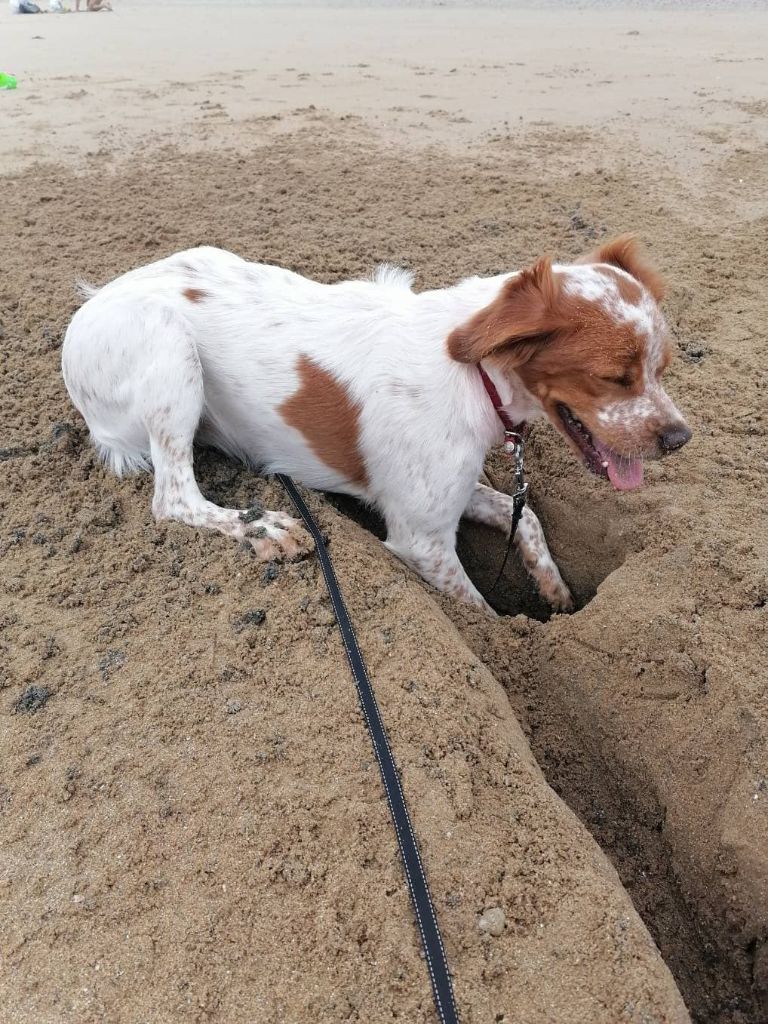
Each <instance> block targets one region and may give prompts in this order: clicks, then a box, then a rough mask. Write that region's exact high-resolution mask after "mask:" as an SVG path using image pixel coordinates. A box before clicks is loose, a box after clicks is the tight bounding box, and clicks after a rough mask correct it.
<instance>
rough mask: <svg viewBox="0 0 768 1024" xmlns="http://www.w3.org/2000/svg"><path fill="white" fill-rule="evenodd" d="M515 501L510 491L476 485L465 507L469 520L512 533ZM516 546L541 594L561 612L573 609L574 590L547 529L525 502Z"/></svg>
mask: <svg viewBox="0 0 768 1024" xmlns="http://www.w3.org/2000/svg"><path fill="white" fill-rule="evenodd" d="M513 508H514V503H513V501H512V498H511V497H510V495H509V494H503V493H502V492H501V491H496V490H494V489H493V488H492V487H486V486H485V485H484V484H477V485H476V486H475V490H474V492H473V494H472V497H471V498H470V499H469V504H468V505H467V507H466V508H465V509H464V516H465V517H466V518H467V519H474V520H475V521H476V522H478V523H486V524H487V525H488V526H495V527H496V528H497V529H499V530H504V531H505V532H506V533H509V527H510V524H511V522H512V511H513ZM515 547H516V548H517V550H518V551H519V552H520V557H521V558H522V560H523V564H524V565H525V567H526V569H527V570H528V572H529V573H530V574H531V576H533V578H534V580H535V581H536V586H537V587H538V589H539V593H540V594H541V596H542V597H543V598H544V600H545V601H547V603H548V604H549V605H551V607H552V608H553V609H554V610H555V611H558V612H570V611H573V608H574V604H573V598H572V597H571V592H570V590H569V589H568V587H567V586H566V585H565V583H564V582H563V578H562V576H561V575H560V570H559V569H558V568H557V566H556V565H555V562H554V559H553V558H552V555H551V554H550V553H549V548H548V547H547V541H546V539H545V537H544V531H543V530H542V528H541V523H540V522H539V520H538V518H537V517H536V514H535V513H534V512H533V511H531V509H530V508H528V506H527V505H526V507H525V508H524V509H523V514H522V516H521V518H520V522H519V523H518V526H517V533H516V534H515Z"/></svg>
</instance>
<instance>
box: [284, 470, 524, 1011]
mask: <svg viewBox="0 0 768 1024" xmlns="http://www.w3.org/2000/svg"><path fill="white" fill-rule="evenodd" d="M277 479H278V480H279V481H280V483H281V484H282V485H283V487H284V488H285V489H286V491H287V492H288V495H289V497H290V499H291V501H292V502H293V504H294V505H295V506H296V509H297V511H298V513H299V515H300V516H301V518H302V519H303V520H304V523H305V524H306V527H307V529H308V530H309V532H310V533H311V534H312V537H313V539H314V541H315V545H316V547H317V557H318V558H319V559H320V567H321V569H322V570H323V576H324V577H325V583H326V586H327V587H328V593H329V594H330V597H331V602H332V603H333V610H334V612H335V613H336V620H337V621H338V623H339V631H340V632H341V639H342V641H343V643H344V650H345V651H346V652H347V658H348V660H349V667H350V668H351V669H352V675H353V676H354V677H355V685H356V686H357V695H358V697H359V698H360V706H361V707H362V709H363V716H364V718H365V722H366V725H367V726H368V731H369V732H370V734H371V742H372V743H373V750H374V753H375V754H376V760H377V761H378V763H379V771H380V772H381V780H382V782H383V783H384V792H385V794H386V797H387V803H388V804H389V812H390V814H391V815H392V823H393V824H394V826H395V832H396V834H397V842H398V845H399V847H400V856H401V857H402V860H403V867H404V868H405V880H406V882H407V884H408V892H409V893H410V895H411V903H412V904H413V909H414V912H415V914H416V923H417V924H418V926H419V932H420V933H421V944H422V947H423V949H424V956H425V957H426V961H427V968H428V969H429V980H430V982H431V983H432V995H433V998H434V1000H435V1008H436V1010H437V1015H438V1017H439V1018H440V1022H441V1024H458V1021H459V1014H458V1011H457V1010H456V1001H455V999H454V995H453V985H452V984H451V972H450V971H449V969H448V960H447V958H446V955H445V948H444V946H443V939H442V936H441V935H440V928H439V927H438V924H437V916H436V914H435V907H434V904H433V902H432V896H431V894H430V891H429V885H428V884H427V876H426V874H425V872H424V865H423V864H422V862H421V857H420V855H419V847H418V844H417V842H416V836H415V835H414V832H413V826H412V825H411V819H410V816H409V814H408V808H407V806H406V803H405V796H404V795H403V790H402V787H401V785H400V776H399V775H398V771H397V765H396V764H395V759H394V757H393V756H392V750H391V749H390V746H389V740H388V739H387V733H386V730H385V729H384V723H383V722H382V720H381V714H380V713H379V707H378V704H377V703H376V696H375V694H374V692H373V687H372V686H371V681H370V679H369V678H368V670H367V669H366V667H365V662H364V661H363V656H362V654H361V653H360V648H359V647H358V644H357V638H356V636H355V631H354V629H353V627H352V622H351V620H350V618H349V613H348V612H347V608H346V605H345V604H344V598H343V597H342V595H341V590H340V588H339V582H338V580H337V579H336V573H335V572H334V569H333V564H332V562H331V559H330V556H329V555H328V550H327V548H326V546H325V542H324V540H323V536H322V534H321V533H320V530H319V528H318V526H317V523H316V522H315V520H314V519H313V517H312V513H311V512H310V511H309V508H308V507H307V505H306V504H305V502H304V499H303V498H302V496H301V495H300V494H299V492H298V490H297V488H296V485H295V484H294V482H293V480H291V478H290V477H288V476H284V475H283V474H282V473H278V474H277ZM521 513H522V509H521Z"/></svg>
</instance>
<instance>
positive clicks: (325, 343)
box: [62, 236, 691, 611]
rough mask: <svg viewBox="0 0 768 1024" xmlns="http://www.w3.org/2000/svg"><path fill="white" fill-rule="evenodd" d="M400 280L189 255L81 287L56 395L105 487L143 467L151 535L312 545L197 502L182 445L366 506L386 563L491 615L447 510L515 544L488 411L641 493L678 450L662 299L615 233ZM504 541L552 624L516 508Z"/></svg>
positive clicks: (214, 254)
mask: <svg viewBox="0 0 768 1024" xmlns="http://www.w3.org/2000/svg"><path fill="white" fill-rule="evenodd" d="M412 285H413V275H412V274H410V273H408V272H407V271H404V270H401V269H398V268H396V267H393V266H390V265H386V264H385V265H383V266H381V267H379V268H378V269H377V270H376V272H375V273H374V275H373V277H372V279H370V280H355V281H344V282H341V283H338V284H330V285H328V284H320V283H318V282H315V281H312V280H309V279H307V278H305V277H302V276H300V275H299V274H296V273H293V272H292V271H290V270H284V269H282V268H280V267H277V266H271V265H267V264H261V263H250V262H247V261H245V260H243V259H241V258H239V257H238V256H235V255H233V254H232V253H229V252H226V251H224V250H221V249H215V248H210V247H202V248H197V249H190V250H188V251H185V252H180V253H178V254H176V255H174V256H170V257H168V258H166V259H162V260H160V261H158V262H156V263H152V264H150V265H149V266H145V267H141V268H139V269H137V270H132V271H130V272H129V273H126V274H124V275H122V276H121V277H118V278H117V279H116V280H114V281H112V282H111V283H110V284H108V285H106V286H105V287H103V288H101V289H93V288H89V287H88V286H81V288H82V293H83V296H84V297H85V298H87V301H86V302H85V303H84V305H82V306H81V307H80V309H79V310H78V311H77V312H76V313H75V315H74V317H73V319H72V321H71V323H70V325H69V327H68V329H67V332H66V336H65V339H64V344H63V351H62V369H63V375H64V380H65V383H66V386H67V389H68V391H69V394H70V396H71V398H72V401H73V402H74V404H75V406H76V407H77V408H78V410H79V411H80V412H81V413H82V415H83V417H84V418H85V420H86V422H87V424H88V427H89V429H90V433H91V437H92V440H93V443H94V445H95V446H96V448H97V450H98V452H99V454H100V456H101V458H102V459H103V460H104V461H105V462H106V463H107V464H108V465H109V466H111V468H112V469H113V470H114V471H115V472H116V473H117V474H119V475H123V474H125V473H131V472H135V471H138V470H146V469H149V468H150V466H151V467H153V468H154V474H155V487H154V496H153V501H152V511H153V514H154V516H155V518H156V519H158V520H162V519H173V520H178V521H180V522H182V523H187V524H188V525H189V526H193V527H204V528H206V529H214V530H218V531H219V532H221V533H223V534H226V535H227V536H228V537H232V538H233V539H234V540H237V541H240V542H243V541H245V542H247V543H249V544H250V545H251V547H252V548H253V551H254V552H255V554H256V556H257V557H258V558H260V559H263V560H278V559H286V558H287V559H293V558H297V557H301V556H302V555H304V554H306V553H307V552H308V551H309V550H311V540H310V538H309V536H308V534H307V533H306V531H305V530H304V529H303V527H302V526H301V525H300V524H299V522H298V521H297V520H295V519H294V518H292V517H291V516H289V515H286V514H284V513H283V512H277V511H268V510H262V509H259V508H254V509H251V510H248V509H229V508H221V507H219V506H218V505H215V504H213V503H212V502H210V501H208V500H207V499H206V498H205V497H204V496H203V494H202V493H201V491H200V489H199V487H198V484H197V481H196V480H195V474H194V469H193V461H192V457H193V442H194V441H195V439H197V440H199V441H201V442H202V443H205V444H209V445H213V446H215V447H216V448H218V449H220V450H221V451H223V452H226V453H227V454H228V455H231V456H233V457H235V458H237V459H241V460H243V461H244V462H247V463H248V464H250V465H252V466H256V467H258V468H259V469H260V470H262V471H263V472H265V473H268V474H269V473H277V472H280V473H286V474H289V475H290V476H292V477H295V478H296V480H298V481H299V482H301V483H302V484H304V485H306V486H307V487H312V488H317V489H319V490H327V491H337V492H342V493H345V494H350V495H353V496H354V497H356V498H359V499H361V500H362V501H364V502H367V503H369V504H372V505H374V506H375V507H376V508H377V509H378V510H379V511H380V512H381V513H382V515H383V516H384V519H385V522H386V528H387V540H386V546H387V548H388V549H389V550H390V551H392V552H393V553H394V554H395V555H396V556H398V557H399V558H400V559H402V561H403V562H405V563H406V564H407V565H409V566H410V567H411V568H412V569H414V570H415V571H416V572H417V573H418V574H420V575H421V576H422V577H423V579H425V580H426V581H427V582H428V583H430V584H431V585H432V586H434V587H436V588H437V589H438V590H440V591H443V592H444V593H447V594H450V595H453V596H454V597H456V598H459V599H461V600H464V601H468V602H472V603H474V604H476V605H480V606H481V607H483V608H485V609H486V610H488V611H490V607H489V606H488V605H487V603H486V602H485V600H484V598H483V597H482V595H481V594H480V593H479V592H478V591H477V589H476V588H475V586H474V584H473V583H472V582H471V581H470V579H469V577H468V576H467V574H466V572H465V570H464V568H463V567H462V565H461V563H460V561H459V559H458V556H457V554H456V532H457V528H458V524H459V520H460V518H461V517H462V516H466V517H467V518H468V519H472V520H476V521H479V522H482V523H487V524H490V525H491V526H494V527H498V528H499V529H500V530H505V531H507V532H508V531H509V529H510V520H511V515H512V498H511V497H510V496H509V495H507V494H503V493H500V492H499V491H496V490H494V489H492V488H491V487H488V486H486V485H484V484H482V483H479V482H478V481H479V478H480V475H481V473H482V470H483V462H484V459H485V455H486V453H487V451H488V449H489V448H491V447H492V446H493V445H495V444H498V443H499V442H501V441H502V440H503V437H504V432H503V428H502V420H501V418H500V417H504V418H505V419H506V420H507V421H508V422H509V421H511V422H514V423H522V422H524V421H525V422H530V421H532V420H535V419H539V418H546V419H548V420H549V421H550V423H552V424H553V425H554V427H555V428H556V429H557V430H558V431H559V432H560V434H561V435H562V436H563V437H564V438H565V441H566V442H567V444H568V445H569V446H570V448H571V449H572V451H573V453H574V454H575V455H576V457H577V458H578V459H579V460H580V461H581V462H582V463H583V464H584V465H585V466H586V468H587V469H588V470H589V471H590V472H592V473H594V474H597V475H598V476H600V477H604V478H606V479H607V480H608V481H610V482H611V483H612V484H613V486H614V487H616V488H618V489H619V490H628V489H630V488H634V487H638V486H639V485H640V484H641V483H642V479H643V459H644V458H651V459H653V458H658V457H659V456H661V455H664V454H666V453H668V452H672V451H676V450H678V449H679V448H681V447H682V446H683V445H684V444H685V443H686V442H687V441H688V440H689V439H690V437H691V431H690V430H689V428H688V426H687V425H686V422H685V420H684V419H683V417H682V415H681V413H680V412H679V411H678V409H677V407H676V406H675V404H674V402H673V401H672V399H671V398H670V397H669V395H668V394H667V392H666V391H665V390H664V388H663V386H662V384H661V376H662V374H663V372H664V370H665V369H666V367H667V365H668V363H669V361H670V358H671V356H672V342H671V340H670V337H669V333H668V330H667V327H666V324H665V321H664V317H663V315H662V313H661V310H660V308H659V302H660V300H661V298H662V293H663V283H662V280H661V278H660V276H659V275H658V273H657V272H656V271H655V270H654V269H653V268H652V267H651V266H650V265H649V264H648V263H647V262H646V261H645V259H644V258H643V257H642V255H641V253H640V252H639V250H638V246H637V244H636V242H635V240H634V238H633V237H632V236H622V237H620V238H618V239H615V240H614V241H611V242H607V243H605V244H603V245H601V246H600V247H599V248H598V249H597V250H596V251H595V252H593V253H591V254H589V255H588V256H585V257H583V258H582V259H580V260H578V261H577V262H575V263H573V264H570V265H560V264H553V263H552V262H551V260H550V259H548V258H543V259H540V260H539V261H538V262H537V263H536V264H535V265H534V266H532V267H530V268H529V269H526V270H522V271H519V272H516V273H511V274H510V273H507V274H501V275H499V276H494V277H485V278H483V277H470V278H468V279H466V280H463V281H461V282H460V283H459V284H457V285H455V286H454V287H450V288H442V289H435V290H431V291H423V292H420V293H417V292H414V291H413V288H412ZM481 370H482V373H481ZM486 385H487V386H486ZM492 396H495V401H494V400H492ZM495 405H498V406H500V412H497V409H496V408H495ZM515 545H516V547H517V549H518V551H519V553H520V555H521V556H522V559H523V562H524V564H525V566H526V568H527V570H528V572H529V573H530V574H531V576H532V577H533V578H534V580H535V582H536V585H537V587H538V589H539V591H540V593H541V595H542V596H543V598H544V599H545V600H546V601H547V602H548V603H549V604H550V605H551V607H552V609H553V610H555V611H569V610H571V609H572V608H573V598H572V596H571V594H570V591H569V590H568V587H567V586H566V584H565V583H564V581H563V579H562V577H561V575H560V572H559V571H558V568H557V566H556V565H555V563H554V561H553V559H552V557H551V555H550V553H549V550H548V548H547V544H546V541H545V539H544V534H543V531H542V528H541V525H540V523H539V521H538V519H537V518H536V516H535V515H534V513H533V512H532V511H531V509H530V508H528V507H526V508H525V510H524V512H523V515H522V518H521V520H520V523H519V526H518V529H517V532H516V535H515Z"/></svg>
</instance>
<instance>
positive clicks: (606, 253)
mask: <svg viewBox="0 0 768 1024" xmlns="http://www.w3.org/2000/svg"><path fill="white" fill-rule="evenodd" d="M576 262H577V263H608V264H610V265H611V266H612V267H618V268H619V270H624V271H626V272H627V273H628V274H631V275H632V277H634V279H635V280H636V281H639V282H640V284H642V285H643V286H644V287H645V288H647V289H648V291H649V292H650V293H651V295H652V296H653V297H654V299H656V301H657V302H661V300H662V299H663V298H664V292H665V285H664V280H663V278H662V276H661V274H659V272H658V271H657V270H655V269H654V268H653V267H652V266H651V265H650V263H648V261H647V260H646V259H645V257H644V256H643V253H642V250H641V248H640V244H639V243H638V241H637V238H636V237H635V235H632V234H627V235H619V237H618V238H614V239H613V240H612V241H610V242H603V244H602V245H601V246H600V247H599V248H598V249H596V250H595V251H594V252H590V253H587V254H586V255H585V256H582V257H581V258H580V259H578V260H576Z"/></svg>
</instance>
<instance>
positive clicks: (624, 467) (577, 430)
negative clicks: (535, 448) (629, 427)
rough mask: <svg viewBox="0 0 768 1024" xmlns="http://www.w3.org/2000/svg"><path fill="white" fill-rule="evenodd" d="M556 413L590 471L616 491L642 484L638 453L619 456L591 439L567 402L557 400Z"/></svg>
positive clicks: (630, 488) (641, 464)
mask: <svg viewBox="0 0 768 1024" xmlns="http://www.w3.org/2000/svg"><path fill="white" fill-rule="evenodd" d="M557 414H558V416H559V417H560V422H561V423H562V425H563V429H564V431H565V433H566V434H567V435H568V437H570V439H571V440H572V441H573V443H574V444H575V445H576V447H577V448H578V449H579V451H580V452H581V454H582V456H583V457H584V465H585V466H586V467H587V469H588V470H589V471H590V473H594V474H595V476H601V477H603V478H604V479H605V480H610V481H611V483H612V484H613V486H614V487H615V488H616V490H617V491H631V490H632V489H633V488H635V487H639V486H640V485H641V484H642V482H643V460H642V458H640V457H638V456H637V455H620V454H619V453H618V452H615V451H614V450H613V448H609V447H608V445H605V444H603V443H602V441H598V440H595V439H593V437H592V435H591V434H590V432H589V431H588V430H587V428H586V427H585V426H584V424H583V423H582V422H581V420H578V419H577V418H576V417H575V416H574V415H573V413H572V412H571V410H570V409H569V408H568V406H567V405H563V404H562V403H558V406H557Z"/></svg>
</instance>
